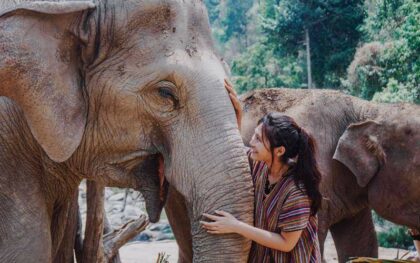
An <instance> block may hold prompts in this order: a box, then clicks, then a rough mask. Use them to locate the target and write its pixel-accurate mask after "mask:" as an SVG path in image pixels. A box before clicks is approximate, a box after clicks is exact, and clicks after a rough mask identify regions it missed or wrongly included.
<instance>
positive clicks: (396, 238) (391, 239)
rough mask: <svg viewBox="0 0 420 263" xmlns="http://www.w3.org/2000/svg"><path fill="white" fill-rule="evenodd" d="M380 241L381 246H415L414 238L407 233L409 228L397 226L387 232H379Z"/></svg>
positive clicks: (406, 247)
mask: <svg viewBox="0 0 420 263" xmlns="http://www.w3.org/2000/svg"><path fill="white" fill-rule="evenodd" d="M378 243H379V246H381V247H393V248H403V249H408V248H409V247H411V246H413V240H412V238H411V237H410V236H409V235H408V234H407V228H406V227H403V226H395V227H392V228H390V229H389V230H388V231H386V232H379V233H378Z"/></svg>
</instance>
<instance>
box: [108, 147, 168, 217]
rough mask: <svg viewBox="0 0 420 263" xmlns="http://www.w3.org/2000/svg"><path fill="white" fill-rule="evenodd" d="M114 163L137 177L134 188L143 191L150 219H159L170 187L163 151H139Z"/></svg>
mask: <svg viewBox="0 0 420 263" xmlns="http://www.w3.org/2000/svg"><path fill="white" fill-rule="evenodd" d="M112 164H113V165H114V166H117V167H119V168H120V169H123V170H125V171H126V173H127V174H129V175H130V176H132V177H134V178H135V181H136V184H135V187H134V190H136V191H140V192H141V193H142V195H143V198H144V200H145V202H146V211H147V214H148V215H149V220H150V221H151V222H152V223H153V222H157V221H159V218H160V214H161V212H162V209H163V207H164V205H165V203H166V198H167V195H168V188H169V183H168V181H167V180H166V178H165V161H164V157H163V155H162V154H161V153H153V152H148V151H138V152H134V153H132V154H129V155H127V156H125V157H123V158H121V159H119V160H118V161H115V162H113V163H112Z"/></svg>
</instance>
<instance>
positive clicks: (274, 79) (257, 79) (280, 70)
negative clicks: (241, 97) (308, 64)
mask: <svg viewBox="0 0 420 263" xmlns="http://www.w3.org/2000/svg"><path fill="white" fill-rule="evenodd" d="M302 72H303V69H302V65H299V63H298V62H297V61H296V60H295V59H294V58H293V57H286V58H283V59H281V60H279V59H276V58H275V57H274V56H273V53H272V49H270V48H269V47H268V46H267V45H265V44H264V43H256V44H254V45H252V46H251V47H249V48H248V49H247V52H246V53H244V54H243V55H242V56H240V57H238V58H237V59H235V60H234V61H233V63H232V73H233V76H234V78H233V82H234V84H235V86H236V87H237V90H238V92H240V93H242V92H245V91H249V90H253V89H256V88H262V87H291V88H297V87H300V86H301V83H302V82H303V80H302V79H301V77H302V75H303V74H302Z"/></svg>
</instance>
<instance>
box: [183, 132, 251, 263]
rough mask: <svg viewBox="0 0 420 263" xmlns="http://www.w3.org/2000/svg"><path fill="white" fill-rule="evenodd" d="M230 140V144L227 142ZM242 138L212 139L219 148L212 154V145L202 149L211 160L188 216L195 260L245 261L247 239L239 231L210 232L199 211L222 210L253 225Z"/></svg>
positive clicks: (202, 176)
mask: <svg viewBox="0 0 420 263" xmlns="http://www.w3.org/2000/svg"><path fill="white" fill-rule="evenodd" d="M226 141H231V143H226ZM241 144H242V141H241V140H240V137H239V134H238V136H232V137H230V138H220V139H219V140H215V141H214V145H219V147H220V148H221V149H219V150H218V151H217V154H215V153H212V151H214V148H213V147H207V149H206V150H203V156H209V155H211V154H213V155H214V156H213V157H210V158H209V160H213V161H212V162H209V163H207V165H204V166H203V167H202V170H201V171H200V175H199V176H198V178H199V180H198V181H197V182H196V188H194V189H193V198H194V200H193V203H192V206H188V205H187V206H188V207H189V209H190V211H189V214H190V219H191V234H192V242H193V261H194V262H246V260H247V257H248V253H249V249H250V242H249V241H248V240H246V239H245V238H243V237H242V236H240V235H238V234H223V235H211V234H208V233H207V232H206V231H205V230H204V229H203V228H202V227H201V225H200V223H199V221H200V220H205V221H208V220H209V219H207V218H203V216H202V213H203V212H205V213H209V214H214V211H215V210H223V211H226V212H229V213H231V214H233V215H234V216H235V217H236V218H238V219H239V220H241V221H244V222H246V223H248V224H253V215H254V213H253V209H254V204H253V188H252V182H251V176H250V171H249V165H248V162H247V160H246V155H245V150H244V148H243V147H241ZM222 145H223V146H222Z"/></svg>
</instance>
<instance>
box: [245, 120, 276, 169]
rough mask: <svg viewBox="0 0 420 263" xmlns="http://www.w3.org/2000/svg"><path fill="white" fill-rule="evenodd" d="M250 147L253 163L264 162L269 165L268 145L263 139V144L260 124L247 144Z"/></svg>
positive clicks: (269, 153)
mask: <svg viewBox="0 0 420 263" xmlns="http://www.w3.org/2000/svg"><path fill="white" fill-rule="evenodd" d="M264 143H265V144H264ZM249 144H250V146H251V155H250V157H251V159H252V160H254V161H264V162H266V163H271V152H270V150H269V149H270V143H269V142H268V141H267V140H266V139H265V142H263V136H262V124H259V125H258V126H257V128H255V131H254V135H253V136H252V138H251V141H250V142H249Z"/></svg>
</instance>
